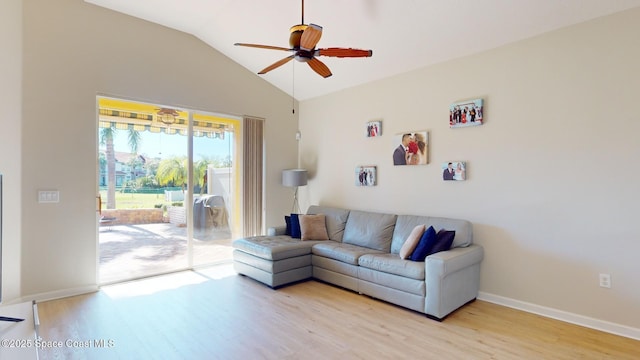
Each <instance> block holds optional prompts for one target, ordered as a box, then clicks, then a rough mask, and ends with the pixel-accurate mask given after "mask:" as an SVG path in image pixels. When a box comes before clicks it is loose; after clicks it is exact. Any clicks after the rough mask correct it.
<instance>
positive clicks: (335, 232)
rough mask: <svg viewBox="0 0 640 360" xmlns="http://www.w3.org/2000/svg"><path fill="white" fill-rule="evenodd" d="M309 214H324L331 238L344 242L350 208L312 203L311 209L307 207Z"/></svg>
mask: <svg viewBox="0 0 640 360" xmlns="http://www.w3.org/2000/svg"><path fill="white" fill-rule="evenodd" d="M307 214H309V215H317V214H324V218H325V222H326V225H327V235H329V239H331V240H333V241H340V242H342V235H343V234H344V227H345V225H346V224H347V218H348V217H349V210H345V209H339V208H333V207H328V206H319V205H311V206H309V209H307Z"/></svg>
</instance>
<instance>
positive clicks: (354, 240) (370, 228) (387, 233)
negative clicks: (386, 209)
mask: <svg viewBox="0 0 640 360" xmlns="http://www.w3.org/2000/svg"><path fill="white" fill-rule="evenodd" d="M396 217H397V216H396V215H392V214H381V213H373V212H366V211H358V210H352V211H351V212H350V213H349V218H348V219H347V224H346V226H345V228H344V236H343V238H342V242H344V243H347V244H352V245H358V246H363V247H366V248H369V249H374V250H380V251H384V252H389V249H390V248H391V235H392V234H393V229H394V227H395V224H396ZM405 239H406V237H405Z"/></svg>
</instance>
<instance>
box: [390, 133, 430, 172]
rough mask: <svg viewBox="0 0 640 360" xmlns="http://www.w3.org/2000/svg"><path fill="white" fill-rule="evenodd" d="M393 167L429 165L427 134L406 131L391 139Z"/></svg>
mask: <svg viewBox="0 0 640 360" xmlns="http://www.w3.org/2000/svg"><path fill="white" fill-rule="evenodd" d="M393 144H394V145H393V146H394V149H393V165H426V164H428V163H429V133H428V132H427V131H424V130H423V131H407V132H402V133H399V134H396V135H395V136H394V137H393Z"/></svg>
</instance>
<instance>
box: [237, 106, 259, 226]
mask: <svg viewBox="0 0 640 360" xmlns="http://www.w3.org/2000/svg"><path fill="white" fill-rule="evenodd" d="M243 125H244V126H243V128H244V129H243V139H242V140H243V161H242V164H243V165H242V166H243V169H242V175H243V176H242V178H243V180H242V190H243V191H242V210H243V211H242V214H243V224H242V229H243V235H244V236H256V235H261V234H262V190H263V189H262V182H263V179H262V174H263V166H264V161H263V158H264V154H263V151H264V137H263V136H264V119H260V118H254V117H247V116H245V117H244V119H243Z"/></svg>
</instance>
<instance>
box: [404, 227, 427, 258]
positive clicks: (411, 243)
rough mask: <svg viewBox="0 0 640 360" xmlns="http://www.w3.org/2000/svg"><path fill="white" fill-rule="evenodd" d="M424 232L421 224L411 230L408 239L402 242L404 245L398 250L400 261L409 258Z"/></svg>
mask: <svg viewBox="0 0 640 360" xmlns="http://www.w3.org/2000/svg"><path fill="white" fill-rule="evenodd" d="M424 230H425V226H424V225H422V224H421V225H418V226H416V227H414V228H413V230H412V231H411V233H410V234H409V237H407V240H406V241H405V242H404V244H402V247H401V248H400V259H403V260H404V259H406V258H408V257H409V256H411V254H412V253H413V250H414V249H415V248H416V246H417V245H418V242H419V241H420V238H421V237H422V234H424Z"/></svg>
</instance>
